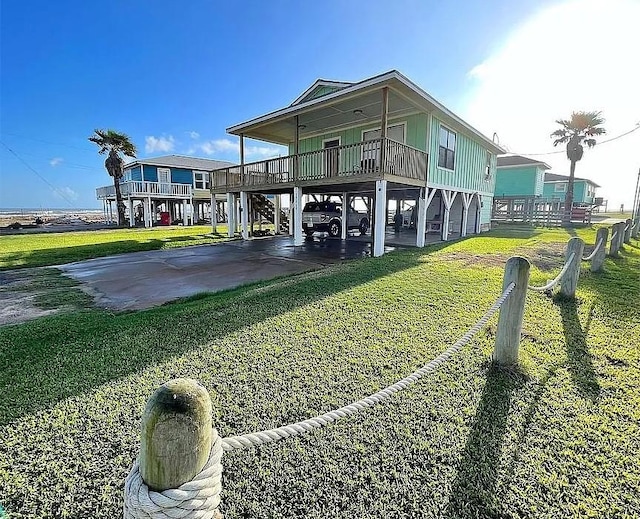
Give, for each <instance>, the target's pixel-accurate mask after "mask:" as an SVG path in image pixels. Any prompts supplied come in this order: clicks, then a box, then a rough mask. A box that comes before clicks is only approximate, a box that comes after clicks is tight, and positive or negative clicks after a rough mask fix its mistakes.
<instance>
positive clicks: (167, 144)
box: [144, 135, 175, 153]
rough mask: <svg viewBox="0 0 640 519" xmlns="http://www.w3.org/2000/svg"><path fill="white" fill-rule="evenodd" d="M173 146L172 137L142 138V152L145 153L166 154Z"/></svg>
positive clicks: (151, 136) (173, 140)
mask: <svg viewBox="0 0 640 519" xmlns="http://www.w3.org/2000/svg"><path fill="white" fill-rule="evenodd" d="M174 146H175V139H174V138H173V136H172V135H169V136H168V137H165V136H164V135H163V136H162V137H154V136H153V135H149V136H147V137H145V138H144V151H145V152H146V153H158V152H162V153H167V152H169V151H172V150H173V148H174Z"/></svg>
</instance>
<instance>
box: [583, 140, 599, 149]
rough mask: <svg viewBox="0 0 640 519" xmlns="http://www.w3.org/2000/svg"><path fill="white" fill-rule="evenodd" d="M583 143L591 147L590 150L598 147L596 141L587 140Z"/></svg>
mask: <svg viewBox="0 0 640 519" xmlns="http://www.w3.org/2000/svg"><path fill="white" fill-rule="evenodd" d="M583 142H584V143H585V144H586V145H587V146H589V148H593V147H594V146H595V145H596V140H595V139H585V140H584V141H583Z"/></svg>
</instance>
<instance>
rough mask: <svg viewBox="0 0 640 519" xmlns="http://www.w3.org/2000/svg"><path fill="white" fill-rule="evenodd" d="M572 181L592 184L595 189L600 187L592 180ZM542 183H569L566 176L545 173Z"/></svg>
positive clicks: (580, 178) (574, 178) (575, 178)
mask: <svg viewBox="0 0 640 519" xmlns="http://www.w3.org/2000/svg"><path fill="white" fill-rule="evenodd" d="M573 180H581V181H582V182H589V184H592V185H594V186H595V187H600V185H599V184H596V183H595V182H594V181H593V180H589V179H588V178H582V177H573ZM544 181H545V182H569V177H568V176H567V175H558V174H557V173H545V174H544Z"/></svg>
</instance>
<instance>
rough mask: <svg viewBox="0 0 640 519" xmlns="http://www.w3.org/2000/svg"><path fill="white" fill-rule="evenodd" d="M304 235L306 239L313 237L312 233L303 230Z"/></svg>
mask: <svg viewBox="0 0 640 519" xmlns="http://www.w3.org/2000/svg"><path fill="white" fill-rule="evenodd" d="M304 233H305V234H306V235H307V238H311V237H313V231H311V230H308V229H305V231H304Z"/></svg>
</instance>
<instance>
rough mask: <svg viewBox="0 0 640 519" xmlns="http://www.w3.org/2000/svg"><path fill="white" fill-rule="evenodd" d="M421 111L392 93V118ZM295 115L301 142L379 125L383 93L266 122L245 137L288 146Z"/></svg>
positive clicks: (390, 117) (250, 130)
mask: <svg viewBox="0 0 640 519" xmlns="http://www.w3.org/2000/svg"><path fill="white" fill-rule="evenodd" d="M418 109H419V107H418V106H417V105H416V104H414V103H413V102H411V101H409V100H407V99H406V98H404V97H402V96H401V95H399V94H398V93H396V92H395V91H393V90H390V91H389V105H388V117H389V119H392V118H397V117H402V116H406V115H408V114H410V113H415V112H416V111H417V110H418ZM296 115H298V118H299V123H298V124H299V125H300V139H304V138H307V137H311V136H313V135H318V134H322V133H327V131H331V130H339V129H342V128H346V127H350V126H360V125H365V126H367V125H371V126H372V127H375V126H380V117H381V115H382V92H381V90H380V89H376V90H372V91H368V92H364V93H362V94H360V95H358V96H354V97H349V98H346V99H338V100H335V102H333V103H330V104H329V103H327V104H322V105H320V106H317V107H315V108H313V109H311V110H307V111H303V112H301V113H295V114H292V115H289V116H288V117H283V118H277V119H274V120H271V121H265V122H263V123H262V124H258V125H256V126H255V127H253V128H250V129H247V130H245V131H243V133H244V135H245V136H246V137H251V138H255V139H260V140H266V141H269V142H277V143H279V144H285V145H286V144H289V143H290V142H293V141H294V139H295V124H296V123H295V120H296V119H295V117H296Z"/></svg>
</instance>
